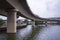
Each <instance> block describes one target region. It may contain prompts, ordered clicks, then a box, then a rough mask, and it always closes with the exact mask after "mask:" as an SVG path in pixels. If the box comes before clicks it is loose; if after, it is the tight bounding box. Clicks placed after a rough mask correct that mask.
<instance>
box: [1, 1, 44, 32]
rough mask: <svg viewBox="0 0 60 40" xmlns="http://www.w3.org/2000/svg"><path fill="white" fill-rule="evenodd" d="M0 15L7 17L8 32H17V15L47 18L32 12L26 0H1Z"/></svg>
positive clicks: (34, 18) (33, 18)
mask: <svg viewBox="0 0 60 40" xmlns="http://www.w3.org/2000/svg"><path fill="white" fill-rule="evenodd" d="M0 15H3V16H6V17H7V33H16V17H18V16H22V17H25V18H28V19H31V20H34V21H36V20H37V21H40V20H41V21H42V20H45V19H43V18H40V17H38V16H35V15H34V14H33V13H32V12H31V10H30V8H29V6H28V5H27V2H26V0H0Z"/></svg>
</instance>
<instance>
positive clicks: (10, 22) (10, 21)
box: [7, 9, 17, 33]
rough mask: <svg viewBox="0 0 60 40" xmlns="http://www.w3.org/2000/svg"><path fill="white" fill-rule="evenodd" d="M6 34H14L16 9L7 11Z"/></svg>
mask: <svg viewBox="0 0 60 40" xmlns="http://www.w3.org/2000/svg"><path fill="white" fill-rule="evenodd" d="M7 12H8V13H7V33H16V17H17V16H16V15H17V11H16V9H10V10H7Z"/></svg>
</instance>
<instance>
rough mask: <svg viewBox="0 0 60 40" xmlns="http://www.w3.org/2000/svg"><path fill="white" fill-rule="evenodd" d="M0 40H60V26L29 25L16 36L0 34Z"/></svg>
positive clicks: (18, 31) (19, 30)
mask: <svg viewBox="0 0 60 40" xmlns="http://www.w3.org/2000/svg"><path fill="white" fill-rule="evenodd" d="M0 40H60V25H46V26H45V25H39V26H36V27H32V25H28V26H27V27H26V28H22V29H18V30H17V33H16V34H7V33H0Z"/></svg>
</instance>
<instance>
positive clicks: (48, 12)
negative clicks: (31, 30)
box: [0, 0, 60, 19]
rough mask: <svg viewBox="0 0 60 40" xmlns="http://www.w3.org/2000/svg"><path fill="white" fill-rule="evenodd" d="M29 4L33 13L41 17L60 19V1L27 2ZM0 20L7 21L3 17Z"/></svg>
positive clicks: (32, 0) (34, 0)
mask: <svg viewBox="0 0 60 40" xmlns="http://www.w3.org/2000/svg"><path fill="white" fill-rule="evenodd" d="M27 3H28V5H29V6H30V9H31V11H32V12H33V13H34V14H35V15H38V16H39V17H43V18H49V17H60V0H27ZM0 18H2V19H6V17H2V16H0ZM20 18H21V17H20ZM20 18H19V19H20ZM21 19H22V18H21Z"/></svg>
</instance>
